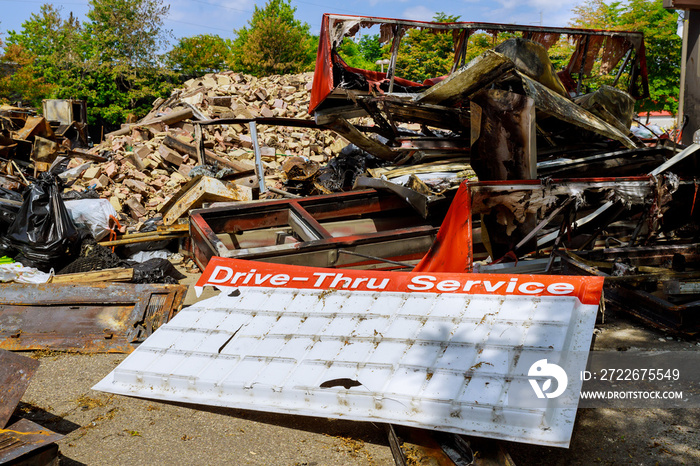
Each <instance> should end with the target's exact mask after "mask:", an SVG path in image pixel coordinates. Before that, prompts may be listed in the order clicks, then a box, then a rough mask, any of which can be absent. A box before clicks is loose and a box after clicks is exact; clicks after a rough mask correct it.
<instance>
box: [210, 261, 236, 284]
mask: <svg viewBox="0 0 700 466" xmlns="http://www.w3.org/2000/svg"><path fill="white" fill-rule="evenodd" d="M219 272H224V273H225V276H224V278H218V275H219ZM232 275H233V270H232V269H230V268H228V267H222V266H220V265H217V266H216V267H215V268H214V271H213V272H212V273H211V277H209V280H207V281H208V282H210V283H224V282H225V281H227V280H228V279H229V278H231V276H232Z"/></svg>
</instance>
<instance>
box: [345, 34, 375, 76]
mask: <svg viewBox="0 0 700 466" xmlns="http://www.w3.org/2000/svg"><path fill="white" fill-rule="evenodd" d="M337 51H338V54H339V55H340V56H341V57H342V59H343V60H344V61H345V63H347V64H348V65H350V66H352V67H354V68H361V69H363V70H374V69H377V68H378V66H377V65H376V64H375V63H374V62H375V61H376V60H374V61H370V60H368V59H367V57H366V56H365V55H364V53H362V52H363V51H362V48H361V47H360V44H359V42H355V41H354V40H353V39H351V38H349V37H346V38H344V39H343V42H342V43H341V44H340V46H339V47H338V48H337ZM377 60H378V59H377Z"/></svg>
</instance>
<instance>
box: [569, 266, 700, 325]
mask: <svg viewBox="0 0 700 466" xmlns="http://www.w3.org/2000/svg"><path fill="white" fill-rule="evenodd" d="M558 255H559V257H560V258H561V263H562V266H563V267H564V273H569V274H571V273H575V274H576V275H598V276H604V277H606V278H605V282H606V283H605V292H604V296H605V301H606V307H608V308H609V306H611V305H612V306H613V307H614V308H616V309H618V310H620V311H623V312H626V313H628V314H631V315H633V316H635V317H637V318H639V319H641V320H643V321H644V322H646V323H648V324H649V325H651V326H653V327H656V328H660V329H664V330H670V331H673V332H677V333H681V334H684V335H690V336H693V335H696V334H697V333H698V332H699V331H700V325H698V318H697V315H698V310H699V309H700V302H697V301H696V302H692V303H688V304H686V305H673V304H671V303H669V302H668V301H665V300H663V299H660V298H658V297H656V296H654V295H652V294H650V293H647V292H645V291H642V290H636V289H633V288H629V287H628V286H627V285H625V284H624V281H623V280H615V279H616V278H620V279H627V278H628V277H609V276H608V275H607V274H605V273H603V272H600V271H599V270H597V269H596V268H594V267H589V266H587V265H585V264H583V263H581V262H580V261H577V260H576V259H574V258H572V257H570V256H569V255H567V254H563V253H558ZM652 279H653V280H656V278H655V277H652ZM621 281H622V282H623V283H620V282H621Z"/></svg>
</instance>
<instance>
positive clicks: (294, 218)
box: [289, 202, 333, 241]
mask: <svg viewBox="0 0 700 466" xmlns="http://www.w3.org/2000/svg"><path fill="white" fill-rule="evenodd" d="M289 225H290V226H291V227H292V229H293V230H294V232H295V233H297V234H298V235H299V236H300V237H301V238H302V239H303V240H304V241H316V240H321V239H326V238H332V237H333V235H331V234H330V233H329V232H328V230H326V229H325V228H323V226H321V224H320V223H318V221H317V220H316V219H315V218H313V217H312V216H311V215H309V213H308V212H307V211H306V210H304V208H303V207H302V206H301V205H299V203H297V202H290V203H289Z"/></svg>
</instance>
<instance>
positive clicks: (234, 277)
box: [231, 272, 247, 285]
mask: <svg viewBox="0 0 700 466" xmlns="http://www.w3.org/2000/svg"><path fill="white" fill-rule="evenodd" d="M246 275H247V274H246V273H245V272H236V274H235V275H234V276H233V278H232V279H231V285H235V284H236V282H237V281H238V279H239V278H243V277H245V276H246Z"/></svg>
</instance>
